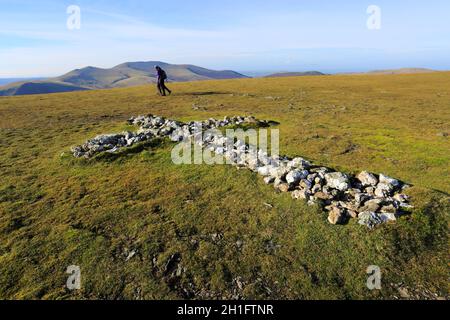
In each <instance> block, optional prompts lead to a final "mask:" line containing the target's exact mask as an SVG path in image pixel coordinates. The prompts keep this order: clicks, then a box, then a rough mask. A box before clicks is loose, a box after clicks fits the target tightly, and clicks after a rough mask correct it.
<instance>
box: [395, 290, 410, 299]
mask: <svg viewBox="0 0 450 320" xmlns="http://www.w3.org/2000/svg"><path fill="white" fill-rule="evenodd" d="M398 293H399V294H400V297H402V298H403V299H409V298H410V295H409V292H408V289H406V288H402V287H400V288H398Z"/></svg>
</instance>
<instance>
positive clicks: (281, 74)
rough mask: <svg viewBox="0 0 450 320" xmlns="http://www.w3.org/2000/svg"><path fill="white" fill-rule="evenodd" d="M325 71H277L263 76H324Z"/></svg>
mask: <svg viewBox="0 0 450 320" xmlns="http://www.w3.org/2000/svg"><path fill="white" fill-rule="evenodd" d="M325 75H326V74H325V73H322V72H319V71H306V72H279V73H273V74H269V75H267V76H265V77H264V78H282V77H304V76H325Z"/></svg>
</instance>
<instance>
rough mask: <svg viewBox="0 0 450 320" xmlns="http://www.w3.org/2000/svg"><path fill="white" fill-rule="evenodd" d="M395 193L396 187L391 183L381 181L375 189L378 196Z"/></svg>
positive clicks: (387, 195)
mask: <svg viewBox="0 0 450 320" xmlns="http://www.w3.org/2000/svg"><path fill="white" fill-rule="evenodd" d="M393 193H394V187H393V186H392V185H390V184H385V183H381V182H380V183H379V184H378V185H377V188H376V189H375V192H374V194H375V196H376V197H378V198H386V197H390V196H392V194H393Z"/></svg>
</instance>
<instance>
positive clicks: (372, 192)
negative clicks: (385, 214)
mask: <svg viewBox="0 0 450 320" xmlns="http://www.w3.org/2000/svg"><path fill="white" fill-rule="evenodd" d="M365 191H366V193H367V194H368V195H370V196H374V195H375V188H374V187H367V188H366V190H365Z"/></svg>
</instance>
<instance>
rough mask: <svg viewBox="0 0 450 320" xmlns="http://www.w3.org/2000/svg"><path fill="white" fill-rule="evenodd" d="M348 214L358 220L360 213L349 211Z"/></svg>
mask: <svg viewBox="0 0 450 320" xmlns="http://www.w3.org/2000/svg"><path fill="white" fill-rule="evenodd" d="M347 213H348V215H349V216H350V217H351V218H353V219H356V218H358V214H359V213H358V212H357V211H353V210H347Z"/></svg>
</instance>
